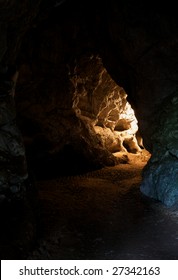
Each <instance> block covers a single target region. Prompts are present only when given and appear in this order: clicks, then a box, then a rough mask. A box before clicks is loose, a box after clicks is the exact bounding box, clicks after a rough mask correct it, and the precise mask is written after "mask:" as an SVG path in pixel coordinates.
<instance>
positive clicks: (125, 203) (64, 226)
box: [27, 152, 178, 260]
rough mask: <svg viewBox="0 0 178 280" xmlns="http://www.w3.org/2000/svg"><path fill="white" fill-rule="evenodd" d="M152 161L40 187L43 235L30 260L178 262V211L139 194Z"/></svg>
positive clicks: (135, 158) (137, 159)
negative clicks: (142, 260)
mask: <svg viewBox="0 0 178 280" xmlns="http://www.w3.org/2000/svg"><path fill="white" fill-rule="evenodd" d="M148 157H149V155H148V154H147V152H143V153H142V154H137V155H131V154H130V155H129V163H128V164H120V165H117V166H115V167H106V168H103V169H100V170H97V171H92V172H89V173H86V174H85V175H81V176H71V177H63V178H58V179H54V180H48V181H46V180H45V181H42V180H40V181H38V183H37V187H38V189H39V198H40V211H41V218H40V219H41V231H40V234H39V239H38V241H37V242H36V244H35V248H33V250H32V251H31V252H30V253H29V254H28V256H27V259H63V260H65V259H71V260H74V259H76V260H77V259H83V260H85V259H92V260H95V259H114V260H115V259H168V260H170V259H178V219H177V217H178V211H177V210H175V209H174V210H173V209H168V208H166V207H165V206H163V205H162V204H161V203H159V202H157V201H153V200H151V199H148V198H146V197H145V196H143V195H142V194H141V193H140V190H139V186H140V182H141V172H142V169H143V167H144V165H145V164H146V161H147V159H148Z"/></svg>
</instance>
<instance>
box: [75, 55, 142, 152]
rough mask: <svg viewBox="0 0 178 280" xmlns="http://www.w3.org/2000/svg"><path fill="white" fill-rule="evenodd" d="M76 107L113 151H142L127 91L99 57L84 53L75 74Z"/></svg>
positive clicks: (82, 117) (83, 118)
mask: <svg viewBox="0 0 178 280" xmlns="http://www.w3.org/2000/svg"><path fill="white" fill-rule="evenodd" d="M72 82H73V84H74V87H75V92H74V98H73V109H74V110H75V112H76V115H77V116H78V118H79V119H82V120H83V121H84V122H85V123H89V124H90V125H92V127H93V128H94V131H95V132H96V134H97V135H98V136H99V139H100V140H101V143H102V145H103V146H104V147H105V149H106V150H108V151H110V152H113V153H114V152H118V151H125V152H127V151H129V152H133V153H137V152H139V151H141V148H140V147H139V146H138V143H137V139H136V132H137V131H138V125H137V120H136V117H135V115H134V111H133V109H132V108H131V105H130V104H129V103H128V101H127V94H126V92H125V91H124V89H123V88H121V87H119V86H118V85H117V84H116V83H115V82H114V81H113V79H112V78H111V77H110V75H109V74H108V72H107V71H106V69H105V68H104V66H103V64H102V60H101V58H100V57H99V56H94V55H91V56H88V57H87V56H84V57H81V58H80V60H79V61H78V64H77V65H76V67H75V73H74V75H73V77H72Z"/></svg>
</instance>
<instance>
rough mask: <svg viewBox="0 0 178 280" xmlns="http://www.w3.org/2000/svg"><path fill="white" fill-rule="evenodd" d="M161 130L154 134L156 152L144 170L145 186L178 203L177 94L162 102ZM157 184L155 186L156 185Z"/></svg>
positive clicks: (146, 190) (153, 193)
mask: <svg viewBox="0 0 178 280" xmlns="http://www.w3.org/2000/svg"><path fill="white" fill-rule="evenodd" d="M162 108H164V110H160V111H161V113H160V115H159V116H158V117H157V120H156V123H157V125H158V127H157V130H156V131H154V133H153V136H152V141H153V153H152V158H151V160H150V161H149V163H148V165H147V167H146V168H145V170H144V179H143V182H142V186H141V190H142V192H143V193H145V194H146V195H148V196H150V197H153V198H156V199H158V200H161V201H162V202H164V203H165V204H166V205H167V206H171V205H174V204H176V205H177V204H178V123H177V120H178V97H177V94H176V95H173V96H172V98H171V99H170V100H166V101H165V102H164V103H163V104H162ZM152 186H154V188H153V187H152Z"/></svg>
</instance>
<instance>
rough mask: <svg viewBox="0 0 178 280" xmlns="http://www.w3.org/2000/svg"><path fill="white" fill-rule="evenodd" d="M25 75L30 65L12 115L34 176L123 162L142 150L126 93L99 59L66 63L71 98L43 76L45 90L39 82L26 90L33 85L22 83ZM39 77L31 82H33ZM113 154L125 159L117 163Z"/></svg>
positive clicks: (87, 57) (86, 57)
mask: <svg viewBox="0 0 178 280" xmlns="http://www.w3.org/2000/svg"><path fill="white" fill-rule="evenodd" d="M25 71H26V72H27V71H29V72H30V69H29V65H25V64H24V65H22V66H21V69H20V75H19V81H18V86H17V90H16V100H17V112H18V114H17V116H18V122H19V127H20V129H21V132H22V134H23V137H24V143H25V147H26V153H27V159H28V160H29V165H30V164H31V166H32V169H35V168H36V171H35V173H36V175H37V177H38V172H39V173H40V172H41V173H42V174H44V175H45V174H46V175H47V173H48V175H49V176H50V173H51V174H53V175H54V174H55V173H56V175H55V176H60V174H66V175H67V174H75V173H77V172H78V173H81V172H83V171H87V168H89V169H92V168H95V167H97V168H98V167H102V166H105V165H114V164H117V163H119V161H120V160H121V161H122V160H123V161H124V160H125V162H127V153H128V152H130V153H133V154H136V153H139V152H141V151H142V149H143V148H144V147H143V144H141V141H142V138H141V136H139V135H138V134H139V133H138V122H137V119H136V117H135V114H134V111H133V109H132V108H131V105H130V104H129V103H128V101H127V94H126V92H125V91H124V89H123V88H122V87H120V86H118V85H117V84H116V83H115V82H114V80H113V79H112V78H111V76H110V75H109V74H108V72H107V71H106V69H105V68H104V66H103V63H102V60H101V58H100V57H99V56H98V55H92V54H91V55H83V56H81V57H80V58H79V59H78V60H76V61H75V64H74V65H73V64H71V65H68V73H66V77H65V78H66V83H67V82H68V83H69V86H70V96H68V97H66V99H64V96H63V95H62V94H61V93H60V90H61V88H58V87H57V85H56V84H55V82H56V77H52V78H51V77H48V78H47V79H48V80H47V81H46V82H45V83H46V87H47V88H46V89H45V91H46V92H44V90H43V89H42V86H43V87H44V85H43V84H40V85H39V86H38V84H37V85H36V87H37V88H36V90H35V93H34V92H33V91H34V87H32V88H28V84H31V83H32V82H31V81H26V80H24V77H25V74H26V72H25ZM56 73H57V74H58V71H57V70H56ZM47 74H48V72H47V73H45V75H47ZM38 78H39V77H37V79H36V80H35V81H33V82H34V83H38ZM27 83H28V84H27ZM43 83H44V81H43ZM25 89H26V92H25ZM65 90H67V89H66V88H65ZM49 91H50V94H49V93H47V92H49ZM58 91H59V92H58ZM66 94H67V93H66ZM27 96H28V101H27ZM54 100H55V102H54ZM137 139H139V141H140V143H139V144H140V146H139V144H138V142H137ZM116 152H122V153H124V152H125V155H124V156H121V158H120V159H119V158H118V155H117V157H115V156H114V153H116ZM45 164H46V166H45ZM85 166H86V167H85ZM85 168H86V169H85ZM51 176H52V175H51Z"/></svg>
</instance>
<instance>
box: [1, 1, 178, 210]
mask: <svg viewBox="0 0 178 280" xmlns="http://www.w3.org/2000/svg"><path fill="white" fill-rule="evenodd" d="M54 2H55V1H48V0H46V1H45V2H44V1H40V0H39V1H36V2H34V3H33V1H28V0H26V1H25V2H24V4H23V7H21V2H20V1H12V2H11V3H9V2H8V1H5V0H4V1H2V9H3V17H2V20H1V22H0V30H1V45H0V59H1V77H2V79H1V80H2V81H1V82H2V84H4V82H5V84H6V85H7V82H11V81H9V80H8V81H7V80H5V78H4V76H3V71H4V70H3V69H4V68H3V66H4V65H5V66H10V65H14V64H15V65H17V66H18V67H19V68H20V73H21V76H20V77H19V82H18V84H17V90H16V92H17V95H16V97H15V98H16V104H17V114H18V124H19V127H20V128H21V129H22V132H23V133H24V135H25V143H26V146H28V148H27V154H28V158H30V157H31V152H33V151H34V155H35V154H36V157H37V160H38V159H39V158H41V159H42V158H43V160H42V161H43V162H45V158H47V157H48V155H49V153H48V152H50V156H51V157H56V155H57V157H58V155H59V153H60V151H61V150H62V148H63V147H64V146H65V153H66V152H67V153H68V155H69V156H68V160H67V161H66V162H67V163H66V164H70V163H71V157H70V155H71V153H73V154H75V155H78V158H80V159H81V162H82V161H83V159H85V160H86V159H87V162H88V163H89V165H93V164H94V165H95V166H96V167H98V166H102V165H106V166H108V165H114V164H116V163H117V160H116V158H115V157H114V156H113V155H112V153H111V152H108V150H106V149H105V148H103V145H106V143H104V141H105V140H104V137H101V134H102V133H103V131H104V130H106V128H108V127H107V126H106V128H105V127H102V126H100V125H97V126H98V127H99V128H98V127H97V128H96V130H97V134H98V131H99V130H100V133H99V134H100V137H96V131H95V130H93V128H92V126H91V125H90V124H89V123H87V121H86V118H88V116H85V118H79V117H78V116H77V115H76V111H77V108H76V104H74V103H75V102H74V100H75V101H76V100H77V98H78V96H76V99H75V98H74V97H75V93H76V88H75V86H76V85H75V78H74V76H75V70H76V69H75V67H77V64H80V59H82V57H85V56H87V57H88V58H89V57H90V56H91V55H94V57H96V56H97V55H98V54H99V57H100V58H102V62H103V65H104V67H105V69H107V71H108V73H109V74H110V75H111V77H112V78H113V79H114V81H115V82H116V83H117V84H119V85H120V86H121V87H123V88H124V89H125V90H126V93H127V94H128V100H129V101H130V102H131V104H132V105H133V106H134V110H135V113H136V116H137V119H138V121H139V128H140V131H141V135H142V136H143V138H144V145H145V147H146V148H147V149H148V150H149V151H150V152H151V153H152V158H151V160H150V161H149V164H148V166H147V168H146V169H145V172H144V174H143V184H142V187H141V191H142V192H143V193H145V194H146V195H148V196H151V197H153V198H155V199H158V200H160V201H162V202H163V203H165V204H166V205H168V206H171V205H173V204H176V203H177V122H176V120H177V111H178V110H177V106H178V105H177V104H178V103H177V90H178V86H177V84H178V83H177V60H178V57H177V42H178V41H177V26H178V23H177V16H176V14H175V11H174V10H173V7H169V9H167V7H166V6H165V5H162V8H161V9H157V7H153V6H152V5H151V3H150V4H148V3H147V4H143V3H142V2H141V1H139V3H138V4H135V5H133V4H132V1H130V0H127V1H125V2H122V1H121V2H119V3H118V1H114V0H112V1H104V3H103V5H98V4H97V3H95V1H86V6H85V7H84V5H83V2H80V1H77V0H76V1H75V2H74V1H69V0H66V1H62V3H61V5H57V6H56V5H55V4H56V2H55V3H54ZM86 7H87V10H88V11H89V13H88V14H89V15H87V14H86ZM76 63H77V64H76ZM95 66H96V70H97V65H94V66H93V68H94V72H95ZM97 82H98V81H96V84H97ZM77 86H78V89H77V90H78V92H80V90H81V92H82V90H83V89H82V87H83V86H82V83H78V85H77ZM95 86H96V85H95V83H94V84H93V88H92V91H93V89H95ZM80 87H81V88H80ZM2 92H3V90H2ZM7 92H8V90H7ZM87 92H88V91H87ZM2 95H3V94H2ZM42 96H43V98H42ZM73 98H74V99H73ZM92 100H93V99H92V95H91V94H90V93H88V101H89V102H92ZM6 101H7V102H8V104H9V100H7V99H6ZM31 101H32V106H31ZM80 102H81V103H82V102H83V101H82V98H80ZM4 104H5V103H4V101H3V102H2V104H1V105H2V109H3V110H4V106H6V105H4ZM28 105H29V107H28ZM80 105H81V104H80ZM73 106H74V108H72V107H73ZM7 107H8V106H7ZM13 108H14V107H13ZM75 110H76V111H75ZM79 110H80V108H79ZM25 111H27V112H28V114H27V113H26V112H25ZM25 114H26V116H25ZM14 116H15V115H14ZM22 116H23V117H24V124H23V118H21V117H22ZM90 117H91V116H90ZM32 119H35V123H34V121H33V120H32ZM84 119H85V120H84ZM25 121H26V124H28V129H27V125H25ZM109 121H112V117H111V119H110V120H109ZM42 123H43V125H41V124H42ZM98 124H100V121H99V122H98ZM104 125H105V124H104ZM122 125H123V124H122ZM124 125H126V124H124ZM71 126H72V128H73V129H72V130H71V129H70V128H69V127H71ZM56 128H57V129H56ZM109 129H110V130H111V128H109ZM2 130H3V128H2ZM25 130H27V131H25ZM60 131H63V132H64V134H63V133H62V134H61V133H60ZM6 132H7V131H6ZM79 134H81V135H83V137H81V138H80V140H79V139H78V137H76V135H79ZM32 135H36V136H37V137H35V140H34V139H32ZM94 135H95V136H94ZM112 135H113V133H112ZM11 136H12V135H11ZM14 136H15V135H14ZM18 137H20V135H19V134H18ZM18 137H17V138H18ZM69 138H70V139H72V141H71V140H69V141H68V140H67V141H66V139H69ZM50 139H53V141H52V142H51V141H50ZM71 142H72V143H73V145H72V147H71ZM27 143H28V144H27ZM123 144H124V145H123V146H124V148H128V141H126V140H124V141H123ZM107 145H108V143H107ZM77 146H78V147H80V148H81V147H83V150H82V153H80V151H81V149H79V150H78V149H77V150H76V148H75V149H74V148H73V147H77ZM32 147H33V148H32ZM91 147H92V148H91ZM122 148H123V147H122ZM109 149H111V150H112V148H111V147H110V148H109ZM22 150H23V148H22ZM22 150H21V155H22V158H21V160H22V162H21V164H20V165H21V167H23V166H25V159H24V150H23V152H22ZM46 151H47V153H46ZM86 151H89V153H86ZM11 152H12V151H10V152H9V153H11ZM45 153H46V155H47V157H46V155H45ZM44 155H45V157H44ZM79 155H80V156H79ZM61 157H63V154H62V155H61ZM10 158H11V157H10ZM74 158H75V156H74ZM30 160H31V159H30ZM4 162H5V164H7V166H9V168H8V170H12V171H13V170H14V167H12V166H11V164H9V155H7V154H6V153H4V151H2V162H1V164H2V165H4ZM35 162H37V161H36V160H35ZM35 162H34V163H35ZM13 164H14V163H13ZM17 166H18V165H17ZM72 166H75V164H73V163H72V164H71V168H72ZM24 168H25V167H24ZM20 169H21V168H20ZM167 170H169V172H167ZM165 171H166V172H165ZM21 172H22V170H21ZM15 173H16V171H15ZM22 173H23V172H22ZM17 174H18V172H17ZM1 177H2V182H1V190H2V194H3V193H4V188H7V189H6V190H7V192H8V191H9V181H8V180H9V174H7V173H6V175H4V173H3V172H2V174H1ZM15 177H16V175H15ZM17 177H18V178H19V176H18V175H17ZM19 180H20V179H19ZM23 180H24V179H23V178H22V182H23ZM17 181H18V180H17ZM13 184H14V183H13ZM22 185H23V184H22ZM14 189H17V188H14ZM3 195H4V194H3Z"/></svg>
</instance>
